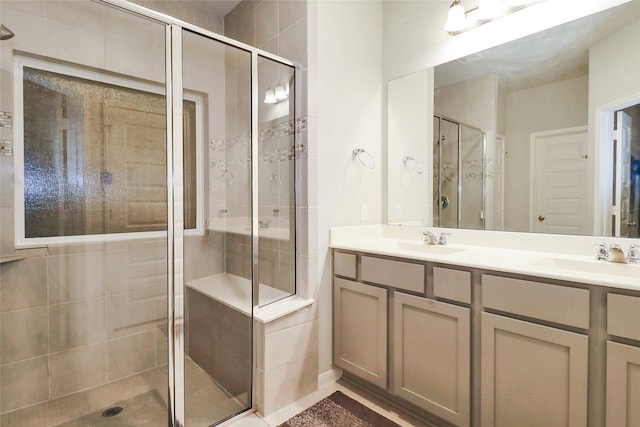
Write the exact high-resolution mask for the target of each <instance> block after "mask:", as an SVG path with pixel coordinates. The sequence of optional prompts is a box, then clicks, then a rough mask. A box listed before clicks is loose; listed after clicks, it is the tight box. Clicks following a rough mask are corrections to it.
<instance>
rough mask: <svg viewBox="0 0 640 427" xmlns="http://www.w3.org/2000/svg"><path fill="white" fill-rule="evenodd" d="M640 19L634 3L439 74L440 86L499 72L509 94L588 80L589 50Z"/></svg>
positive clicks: (480, 54) (463, 60)
mask: <svg viewBox="0 0 640 427" xmlns="http://www.w3.org/2000/svg"><path fill="white" fill-rule="evenodd" d="M639 18H640V2H632V3H628V4H625V5H622V6H618V7H615V8H612V9H608V10H606V11H603V12H600V13H597V14H594V15H591V16H587V17H585V18H582V19H579V20H576V21H572V22H569V23H567V24H564V25H560V26H557V27H555V28H551V29H548V30H546V31H542V32H539V33H536V34H533V35H531V36H528V37H524V38H522V39H519V40H515V41H512V42H509V43H506V44H504V45H501V46H497V47H494V48H492V49H488V50H485V51H482V52H478V53H475V54H472V55H469V56H466V57H464V58H460V59H458V60H455V61H451V62H448V63H446V64H442V65H438V66H437V67H436V69H435V85H436V87H441V86H447V85H450V84H454V83H457V82H460V81H464V80H469V79H472V78H474V77H479V76H482V75H486V74H489V73H496V74H497V75H498V76H499V77H500V81H501V83H503V84H505V85H506V87H507V91H513V90H521V89H526V88H530V87H535V86H539V85H542V84H547V83H552V82H555V81H561V80H565V79H568V78H572V77H578V76H583V75H586V74H587V73H588V71H589V47H590V46H591V45H593V44H595V43H597V42H599V41H601V40H603V39H605V38H607V37H609V36H610V35H611V34H614V33H616V32H617V31H619V30H620V29H621V28H623V27H625V26H627V25H629V24H630V23H632V22H633V21H635V20H637V19H639Z"/></svg>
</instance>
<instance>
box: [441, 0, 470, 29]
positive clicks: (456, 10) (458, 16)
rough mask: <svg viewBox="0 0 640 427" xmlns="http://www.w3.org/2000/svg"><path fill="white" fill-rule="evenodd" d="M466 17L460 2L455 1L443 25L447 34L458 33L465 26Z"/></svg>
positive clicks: (458, 0)
mask: <svg viewBox="0 0 640 427" xmlns="http://www.w3.org/2000/svg"><path fill="white" fill-rule="evenodd" d="M466 21H467V16H466V14H465V12H464V7H462V5H461V4H460V0H455V1H454V2H453V4H452V5H451V8H450V9H449V17H448V18H447V23H446V24H445V25H444V29H445V31H447V32H449V33H455V32H458V31H460V30H462V29H464V27H465V26H466Z"/></svg>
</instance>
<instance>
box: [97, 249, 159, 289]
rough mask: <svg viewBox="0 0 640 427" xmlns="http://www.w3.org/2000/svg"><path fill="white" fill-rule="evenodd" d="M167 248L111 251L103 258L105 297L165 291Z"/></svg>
mask: <svg viewBox="0 0 640 427" xmlns="http://www.w3.org/2000/svg"><path fill="white" fill-rule="evenodd" d="M166 257H167V250H166V245H162V246H160V245H151V246H149V247H147V248H131V249H125V250H120V251H110V252H108V253H107V254H106V256H105V270H106V274H107V278H106V287H107V294H117V293H123V292H134V291H140V290H144V289H153V288H166V285H167V261H166Z"/></svg>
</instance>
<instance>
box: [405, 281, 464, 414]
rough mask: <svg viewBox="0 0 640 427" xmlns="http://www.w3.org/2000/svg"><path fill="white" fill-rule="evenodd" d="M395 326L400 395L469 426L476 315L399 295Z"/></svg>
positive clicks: (455, 307)
mask: <svg viewBox="0 0 640 427" xmlns="http://www.w3.org/2000/svg"><path fill="white" fill-rule="evenodd" d="M393 325H394V326H393V328H394V329H393V331H394V334H393V355H394V366H393V369H394V377H393V378H394V381H393V392H394V394H396V395H397V396H399V397H402V398H403V399H405V400H407V401H409V402H411V403H413V404H415V405H418V406H420V407H422V408H424V409H426V410H427V411H429V412H431V413H433V414H435V415H437V416H439V417H440V418H442V419H444V420H446V421H449V422H451V423H453V424H455V425H458V426H468V425H469V410H470V378H471V375H470V365H471V361H470V355H471V353H470V347H471V336H470V310H469V309H468V308H464V307H458V306H455V305H452V304H446V303H442V302H438V301H434V300H430V299H426V298H420V297H416V296H412V295H407V294H402V293H399V292H395V293H394V298H393Z"/></svg>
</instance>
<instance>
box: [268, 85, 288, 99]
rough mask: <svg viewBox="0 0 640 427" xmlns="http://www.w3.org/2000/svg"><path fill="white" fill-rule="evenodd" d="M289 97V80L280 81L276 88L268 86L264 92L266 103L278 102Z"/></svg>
mask: <svg viewBox="0 0 640 427" xmlns="http://www.w3.org/2000/svg"><path fill="white" fill-rule="evenodd" d="M288 98H289V82H278V84H276V86H275V89H273V88H268V89H267V90H266V92H265V94H264V103H265V104H277V103H278V102H280V101H284V100H286V99H288Z"/></svg>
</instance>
